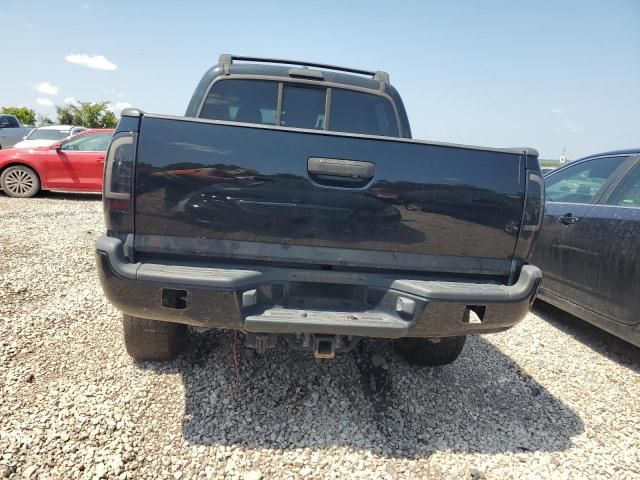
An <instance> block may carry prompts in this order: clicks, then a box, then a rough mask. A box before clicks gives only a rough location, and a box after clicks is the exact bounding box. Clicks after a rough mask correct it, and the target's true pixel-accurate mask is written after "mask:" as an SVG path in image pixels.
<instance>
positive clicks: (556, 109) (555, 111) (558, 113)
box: [551, 108, 564, 115]
mask: <svg viewBox="0 0 640 480" xmlns="http://www.w3.org/2000/svg"><path fill="white" fill-rule="evenodd" d="M551 111H552V112H553V113H555V114H556V115H560V114H562V113H564V110H562V109H561V108H552V109H551Z"/></svg>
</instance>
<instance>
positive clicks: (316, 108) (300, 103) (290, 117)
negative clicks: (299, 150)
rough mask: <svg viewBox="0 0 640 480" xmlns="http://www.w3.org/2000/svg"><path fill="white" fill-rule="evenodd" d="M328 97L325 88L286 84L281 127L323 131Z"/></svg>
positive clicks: (283, 93)
mask: <svg viewBox="0 0 640 480" xmlns="http://www.w3.org/2000/svg"><path fill="white" fill-rule="evenodd" d="M326 97H327V91H326V89H324V88H309V87H300V86H297V85H295V84H293V85H292V84H285V85H284V90H283V92H282V118H281V120H280V125H282V126H285V127H298V128H313V129H319V130H323V129H324V106H325V99H326Z"/></svg>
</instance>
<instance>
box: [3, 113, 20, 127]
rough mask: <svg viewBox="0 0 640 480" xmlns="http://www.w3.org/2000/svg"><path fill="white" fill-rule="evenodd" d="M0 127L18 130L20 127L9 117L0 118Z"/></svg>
mask: <svg viewBox="0 0 640 480" xmlns="http://www.w3.org/2000/svg"><path fill="white" fill-rule="evenodd" d="M0 125H2V126H3V127H5V128H19V127H20V125H19V124H18V121H17V120H16V119H15V118H14V117H11V116H9V115H2V116H0Z"/></svg>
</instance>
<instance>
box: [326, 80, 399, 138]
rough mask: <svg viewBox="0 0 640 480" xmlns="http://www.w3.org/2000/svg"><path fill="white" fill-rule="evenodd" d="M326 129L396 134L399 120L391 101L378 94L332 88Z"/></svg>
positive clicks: (367, 133) (391, 135)
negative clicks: (327, 127)
mask: <svg viewBox="0 0 640 480" xmlns="http://www.w3.org/2000/svg"><path fill="white" fill-rule="evenodd" d="M330 112H331V113H330V118H329V129H330V130H334V131H336V132H352V133H363V134H366V135H384V136H388V137H397V136H398V135H399V133H398V121H397V119H396V114H395V111H394V109H393V106H392V105H391V102H390V101H389V100H388V99H387V98H385V97H383V96H380V95H373V94H370V93H363V92H356V91H353V90H346V89H343V88H332V89H331V110H330Z"/></svg>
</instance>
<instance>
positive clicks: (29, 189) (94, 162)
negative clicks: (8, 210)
mask: <svg viewBox="0 0 640 480" xmlns="http://www.w3.org/2000/svg"><path fill="white" fill-rule="evenodd" d="M112 134H113V130H112V129H93V130H85V131H83V132H82V133H79V134H78V135H75V136H73V137H71V138H69V139H66V140H63V141H61V142H58V143H55V144H53V145H51V146H49V147H39V148H12V149H9V150H0V188H2V190H4V193H6V194H7V195H9V196H10V197H22V198H25V197H33V196H34V195H35V194H36V193H38V192H39V191H40V190H62V191H66V192H71V191H73V192H101V191H102V172H103V170H104V156H105V153H106V150H107V146H108V145H109V142H110V141H111V135H112Z"/></svg>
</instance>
